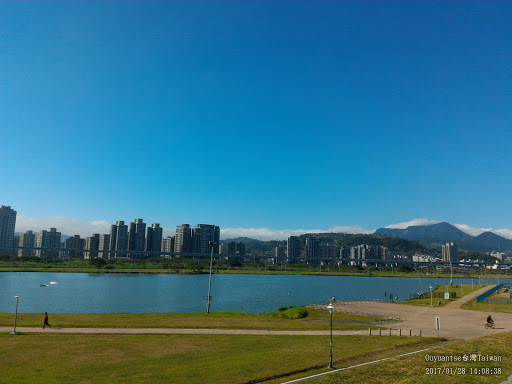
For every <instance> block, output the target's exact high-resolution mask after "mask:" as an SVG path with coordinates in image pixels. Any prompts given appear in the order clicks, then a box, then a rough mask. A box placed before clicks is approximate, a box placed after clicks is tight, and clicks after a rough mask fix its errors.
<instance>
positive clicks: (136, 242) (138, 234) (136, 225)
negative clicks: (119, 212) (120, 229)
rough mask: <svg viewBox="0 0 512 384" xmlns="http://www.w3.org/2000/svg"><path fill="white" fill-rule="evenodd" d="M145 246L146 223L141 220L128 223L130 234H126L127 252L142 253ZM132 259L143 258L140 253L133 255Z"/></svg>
mask: <svg viewBox="0 0 512 384" xmlns="http://www.w3.org/2000/svg"><path fill="white" fill-rule="evenodd" d="M145 246H146V223H145V222H144V220H142V219H135V222H132V223H130V232H129V233H128V250H129V251H140V252H142V251H144V248H145ZM133 256H134V257H138V258H140V257H143V254H142V253H136V254H133Z"/></svg>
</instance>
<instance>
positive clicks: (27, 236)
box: [18, 231, 36, 257]
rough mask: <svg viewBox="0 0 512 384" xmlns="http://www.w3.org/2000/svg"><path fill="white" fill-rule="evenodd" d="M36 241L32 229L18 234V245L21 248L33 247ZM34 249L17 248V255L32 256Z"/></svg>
mask: <svg viewBox="0 0 512 384" xmlns="http://www.w3.org/2000/svg"><path fill="white" fill-rule="evenodd" d="M35 243H36V235H35V234H33V233H32V231H27V232H25V233H24V234H22V235H20V240H19V242H18V246H20V247H23V248H34V245H35ZM34 255H35V251H34V250H33V249H18V256H19V257H21V256H34Z"/></svg>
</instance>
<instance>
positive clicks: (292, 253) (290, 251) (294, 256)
mask: <svg viewBox="0 0 512 384" xmlns="http://www.w3.org/2000/svg"><path fill="white" fill-rule="evenodd" d="M301 249H302V247H301V245H300V239H299V238H298V237H297V236H290V237H289V238H288V241H287V242H286V255H287V257H288V262H290V263H294V262H296V261H297V260H298V259H299V258H300V251H301Z"/></svg>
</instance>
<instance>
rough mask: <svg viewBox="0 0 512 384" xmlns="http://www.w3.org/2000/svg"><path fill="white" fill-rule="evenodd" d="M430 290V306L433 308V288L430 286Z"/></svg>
mask: <svg viewBox="0 0 512 384" xmlns="http://www.w3.org/2000/svg"><path fill="white" fill-rule="evenodd" d="M429 288H430V306H431V307H433V305H432V286H430V287H429Z"/></svg>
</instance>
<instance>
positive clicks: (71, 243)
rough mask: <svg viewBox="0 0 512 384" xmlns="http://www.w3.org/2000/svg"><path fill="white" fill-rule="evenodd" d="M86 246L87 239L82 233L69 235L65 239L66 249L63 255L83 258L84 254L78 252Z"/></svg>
mask: <svg viewBox="0 0 512 384" xmlns="http://www.w3.org/2000/svg"><path fill="white" fill-rule="evenodd" d="M84 247H85V239H82V238H81V237H80V235H74V236H71V237H68V238H67V239H66V240H64V248H65V249H66V251H63V252H62V256H63V257H71V258H82V257H83V256H84V255H83V253H82V252H77V251H79V250H83V249H84Z"/></svg>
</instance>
